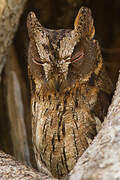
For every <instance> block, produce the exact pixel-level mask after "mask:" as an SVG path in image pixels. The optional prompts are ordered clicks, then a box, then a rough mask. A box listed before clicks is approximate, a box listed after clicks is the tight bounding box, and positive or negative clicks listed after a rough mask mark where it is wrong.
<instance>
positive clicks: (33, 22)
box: [27, 12, 42, 38]
mask: <svg viewBox="0 0 120 180" xmlns="http://www.w3.org/2000/svg"><path fill="white" fill-rule="evenodd" d="M27 28H28V34H29V37H30V38H32V37H33V36H34V34H35V33H36V31H37V30H40V29H41V28H42V26H41V24H40V23H39V21H38V19H37V17H36V15H35V13H34V12H29V14H28V16H27Z"/></svg>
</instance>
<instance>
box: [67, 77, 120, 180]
mask: <svg viewBox="0 0 120 180" xmlns="http://www.w3.org/2000/svg"><path fill="white" fill-rule="evenodd" d="M67 179H69V180H113V179H114V180H118V179H120V75H119V79H118V82H117V87H116V91H115V94H114V96H113V100H112V104H111V105H110V107H109V110H108V113H107V117H106V118H105V120H104V123H103V125H102V129H101V130H100V132H99V133H98V135H97V136H96V138H95V139H94V141H93V142H92V144H91V145H90V146H89V147H88V149H87V150H86V151H85V153H84V154H83V155H82V156H81V157H80V159H79V160H78V162H77V164H76V165H75V167H74V168H73V170H72V171H71V172H70V174H69V176H68V177H67Z"/></svg>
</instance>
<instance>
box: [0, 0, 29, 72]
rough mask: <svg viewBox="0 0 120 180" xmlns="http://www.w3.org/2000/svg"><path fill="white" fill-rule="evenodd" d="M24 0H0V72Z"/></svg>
mask: <svg viewBox="0 0 120 180" xmlns="http://www.w3.org/2000/svg"><path fill="white" fill-rule="evenodd" d="M25 3H26V0H13V1H6V0H0V74H1V72H2V69H3V67H4V64H5V62H6V58H5V56H6V54H7V48H8V47H9V46H10V44H11V43H12V40H13V37H14V34H15V32H16V30H17V27H18V24H19V19H20V15H21V13H22V11H23V8H24V5H25Z"/></svg>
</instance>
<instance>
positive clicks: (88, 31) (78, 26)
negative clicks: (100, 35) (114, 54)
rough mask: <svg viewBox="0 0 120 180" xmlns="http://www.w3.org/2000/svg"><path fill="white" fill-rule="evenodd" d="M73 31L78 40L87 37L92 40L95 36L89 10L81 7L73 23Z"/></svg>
mask: <svg viewBox="0 0 120 180" xmlns="http://www.w3.org/2000/svg"><path fill="white" fill-rule="evenodd" d="M74 30H75V32H76V33H77V34H78V36H79V37H80V38H83V37H88V38H90V39H92V38H93V37H94V34H95V28H94V26H93V18H92V15H91V10H90V9H89V8H87V7H81V8H80V10H79V12H78V15H77V17H76V19H75V22H74Z"/></svg>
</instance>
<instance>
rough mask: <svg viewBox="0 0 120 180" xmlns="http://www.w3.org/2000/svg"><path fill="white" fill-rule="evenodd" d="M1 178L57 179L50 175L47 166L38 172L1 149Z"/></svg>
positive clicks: (26, 179)
mask: <svg viewBox="0 0 120 180" xmlns="http://www.w3.org/2000/svg"><path fill="white" fill-rule="evenodd" d="M0 179H9V180H13V179H16V180H17V179H24V180H34V179H35V180H41V179H42V180H55V179H54V178H53V177H52V176H51V175H48V171H47V170H46V169H45V168H44V169H43V168H41V171H40V172H39V173H38V172H37V171H35V170H34V169H32V168H30V167H27V166H25V165H22V164H21V163H20V162H18V161H16V160H15V159H14V158H13V157H12V156H10V155H8V154H5V153H4V152H2V151H0Z"/></svg>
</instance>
